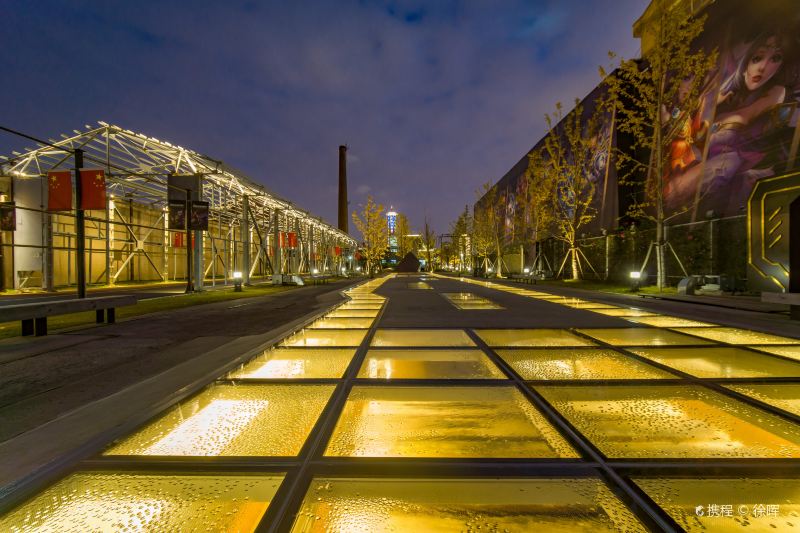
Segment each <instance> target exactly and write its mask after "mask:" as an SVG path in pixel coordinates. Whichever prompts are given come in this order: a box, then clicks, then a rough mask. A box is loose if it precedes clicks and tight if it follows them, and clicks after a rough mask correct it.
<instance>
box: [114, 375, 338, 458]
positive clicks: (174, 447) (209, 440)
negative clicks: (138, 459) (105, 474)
mask: <svg viewBox="0 0 800 533" xmlns="http://www.w3.org/2000/svg"><path fill="white" fill-rule="evenodd" d="M333 389H334V387H333V386H332V385H299V384H295V385H215V386H212V387H209V388H208V389H206V390H205V391H204V392H202V393H200V394H199V395H197V396H195V397H194V398H193V399H191V400H189V401H186V402H183V403H181V404H179V405H178V406H177V407H174V408H172V409H170V410H169V411H168V412H167V413H166V414H165V415H164V416H162V417H161V418H159V419H158V420H156V421H155V422H152V423H150V424H148V425H147V426H145V427H144V428H143V429H141V430H139V431H137V432H136V433H134V434H133V435H131V436H130V437H128V438H127V439H125V440H123V441H121V442H119V443H118V444H116V445H114V446H112V447H111V448H110V449H109V450H107V451H106V452H105V454H106V455H181V456H190V455H193V456H284V455H297V453H298V452H299V451H300V448H301V447H302V446H303V443H304V442H305V440H306V437H307V436H308V433H309V432H310V431H311V428H312V427H313V426H314V424H315V423H316V421H317V418H318V417H319V414H320V413H321V412H322V409H323V407H325V403H326V402H327V401H328V398H329V397H330V395H331V393H332V392H333Z"/></svg>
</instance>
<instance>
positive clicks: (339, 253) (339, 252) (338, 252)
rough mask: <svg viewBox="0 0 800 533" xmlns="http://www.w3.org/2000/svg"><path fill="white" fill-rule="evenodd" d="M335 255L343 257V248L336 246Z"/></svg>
mask: <svg viewBox="0 0 800 533" xmlns="http://www.w3.org/2000/svg"><path fill="white" fill-rule="evenodd" d="M333 255H335V256H337V257H338V256H340V255H342V247H341V246H334V247H333Z"/></svg>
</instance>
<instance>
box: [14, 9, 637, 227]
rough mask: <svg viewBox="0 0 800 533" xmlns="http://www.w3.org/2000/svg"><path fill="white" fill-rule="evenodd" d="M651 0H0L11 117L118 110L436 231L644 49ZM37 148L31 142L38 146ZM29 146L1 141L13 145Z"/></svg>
mask: <svg viewBox="0 0 800 533" xmlns="http://www.w3.org/2000/svg"><path fill="white" fill-rule="evenodd" d="M647 3H648V2H647V0H595V1H591V0H544V1H534V0H529V1H521V0H520V1H515V0H502V1H500V0H497V1H474V2H454V1H444V0H436V1H429V2H366V1H361V2H358V1H344V0H342V1H335V2H334V1H331V2H286V1H279V2H278V1H276V2H257V1H250V2H235V1H224V2H211V1H202V0H194V1H191V2H190V1H185V2H176V1H159V2H148V1H142V2H128V1H124V2H123V1H99V0H97V1H63V2H52V1H39V0H37V1H25V0H16V1H13V0H0V11H2V13H3V18H4V24H3V31H2V37H0V40H1V41H2V42H0V47H1V48H0V50H2V56H1V57H2V58H3V59H2V65H3V70H2V74H0V76H2V80H1V84H0V87H1V88H0V94H2V102H3V109H2V117H1V118H0V124H2V125H4V126H7V127H11V128H16V129H20V130H23V131H25V132H28V133H31V134H34V135H38V136H41V137H57V136H58V134H60V133H68V132H71V131H72V130H73V129H83V127H84V125H85V124H92V125H93V124H95V123H96V121H98V120H103V121H107V122H110V123H112V124H116V125H119V126H123V127H125V128H128V129H132V130H134V131H138V132H141V133H144V134H147V135H150V136H153V137H156V138H158V139H162V140H168V141H170V142H172V143H174V144H178V145H181V146H184V147H186V148H191V149H194V150H196V151H199V152H202V153H205V154H208V155H210V156H212V157H215V158H217V159H221V160H223V161H225V162H226V163H227V164H229V165H231V166H233V167H235V168H239V169H241V170H242V171H244V172H245V173H247V174H248V175H250V176H251V177H252V178H254V179H255V180H256V181H259V182H261V183H263V184H264V185H266V186H267V187H268V188H270V189H272V190H273V191H275V192H276V193H278V194H280V195H281V196H283V197H285V198H287V199H290V200H292V201H293V202H295V203H297V204H298V205H300V206H302V207H304V208H307V209H309V210H310V211H312V212H314V213H315V214H318V215H321V216H323V217H324V218H325V219H327V220H328V221H333V222H334V223H335V220H336V186H337V147H338V145H339V144H342V143H346V144H348V145H349V146H350V156H351V157H350V162H349V167H348V177H349V182H350V201H351V211H352V210H353V209H355V208H357V207H358V204H360V203H362V202H363V201H364V199H365V198H366V194H367V193H371V194H373V195H374V196H375V198H376V199H377V200H378V201H380V202H382V203H384V204H386V205H387V207H388V204H393V205H394V207H395V209H397V210H399V211H401V212H406V213H407V214H408V215H409V217H410V219H411V223H412V227H414V228H415V229H418V228H419V226H420V225H421V223H422V220H423V217H424V216H425V215H426V213H427V215H428V216H429V218H430V220H431V221H432V223H433V226H434V228H435V229H436V231H437V232H445V231H447V229H448V225H449V223H450V222H451V221H452V220H453V219H454V218H455V217H456V216H457V214H458V213H459V212H460V211H461V210H463V207H464V205H465V204H472V203H473V202H474V200H475V190H476V189H478V188H479V187H480V185H481V184H482V183H483V182H486V181H487V180H492V181H495V180H497V179H498V178H499V177H501V176H502V175H503V174H504V173H505V172H506V171H507V170H508V169H509V168H510V167H511V166H512V165H513V164H514V163H516V161H517V160H518V159H519V158H520V157H521V156H522V155H523V154H524V153H525V151H526V150H528V149H529V148H530V147H531V146H532V145H533V144H534V143H535V142H536V141H537V140H538V139H539V137H540V136H541V135H542V133H543V132H544V119H543V116H544V113H546V112H551V111H552V110H553V109H554V104H555V102H556V101H557V100H562V101H564V102H565V103H569V102H571V101H572V100H573V99H574V98H575V97H583V96H584V95H586V94H587V93H588V92H589V91H590V90H591V89H592V88H593V87H594V86H595V85H596V84H597V82H598V80H599V78H598V74H597V66H598V65H600V64H604V65H605V64H607V58H606V52H607V51H608V50H615V51H617V52H619V53H620V54H622V55H623V56H626V57H630V56H633V55H636V54H637V52H638V42H637V41H636V40H634V39H633V37H632V35H631V25H632V24H633V22H634V21H635V20H636V19H637V18H638V17H639V16H640V15H641V14H642V12H643V10H644V8H645V7H646V5H647ZM28 144H29V143H28ZM24 146H26V143H24V142H21V141H19V140H17V139H14V138H12V137H10V136H8V135H2V136H0V153H2V154H8V153H10V151H11V150H12V149H16V150H20V149H22V148H23V147H24Z"/></svg>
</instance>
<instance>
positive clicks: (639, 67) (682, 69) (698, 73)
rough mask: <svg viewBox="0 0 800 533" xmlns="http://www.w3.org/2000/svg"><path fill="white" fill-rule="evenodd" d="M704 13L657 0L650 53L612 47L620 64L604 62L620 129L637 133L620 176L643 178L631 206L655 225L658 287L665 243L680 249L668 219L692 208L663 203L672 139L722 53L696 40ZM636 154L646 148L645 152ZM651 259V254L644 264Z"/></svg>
mask: <svg viewBox="0 0 800 533" xmlns="http://www.w3.org/2000/svg"><path fill="white" fill-rule="evenodd" d="M705 21H706V16H705V15H704V16H702V17H696V18H695V17H690V14H688V13H687V12H686V11H685V10H683V9H682V8H681V7H680V6H679V5H678V4H677V3H675V2H666V1H664V0H656V1H655V2H654V3H653V11H652V15H651V16H650V17H649V18H648V19H647V21H646V22H645V24H644V26H643V35H642V40H643V41H644V40H645V39H648V40H650V41H651V42H653V43H654V44H653V46H652V47H651V49H650V50H649V51H648V52H647V55H646V57H644V58H643V60H632V59H629V60H619V61H618V60H617V57H616V55H615V54H614V53H613V52H610V53H609V57H610V58H611V61H612V62H617V61H618V65H617V66H616V70H615V71H614V72H612V73H611V74H610V75H608V74H607V72H606V71H605V70H604V69H602V68H601V69H600V75H601V76H602V77H603V78H604V79H605V81H606V84H607V85H608V87H609V95H610V97H611V98H610V99H609V104H610V107H611V109H612V110H613V112H614V113H616V124H617V130H618V131H619V132H622V133H626V134H628V135H630V137H631V139H632V145H631V147H630V149H628V150H626V151H624V152H623V151H619V150H618V151H617V152H616V156H617V162H618V167H619V169H620V183H622V184H629V185H639V186H642V185H643V189H644V195H643V197H642V198H640V199H639V200H638V201H635V202H634V203H633V204H632V205H631V208H630V209H629V212H628V214H629V215H630V216H633V217H636V218H644V219H648V220H650V221H652V222H653V223H654V224H655V227H656V238H655V241H654V242H651V244H650V250H652V249H655V260H656V269H657V284H658V287H659V289H662V288H663V287H664V286H665V285H666V278H667V272H666V263H665V250H666V248H669V249H670V250H672V252H673V254H674V253H675V251H674V250H673V249H672V247H671V246H670V245H669V243H668V242H667V240H666V238H665V231H664V227H665V224H666V222H667V221H668V220H669V219H670V218H672V217H674V216H677V215H679V214H682V213H684V212H686V211H687V210H688V205H685V206H683V207H682V208H679V209H678V210H677V212H675V213H673V214H668V213H666V211H665V208H664V191H665V185H666V183H665V177H667V176H668V175H669V173H670V172H671V171H672V170H673V169H672V168H671V167H670V159H672V157H671V153H670V152H671V149H670V147H672V146H675V144H674V143H676V142H678V143H680V142H681V141H688V139H687V138H686V127H685V125H686V124H687V123H689V122H691V121H693V120H694V119H695V117H696V116H697V115H698V114H699V113H700V109H701V99H700V94H701V89H702V88H703V85H704V84H705V82H706V80H705V78H706V75H707V73H709V72H710V71H711V69H712V68H713V67H714V65H715V64H716V60H717V53H716V50H714V51H710V52H707V51H706V50H704V49H702V48H701V47H698V46H696V42H695V41H696V39H697V37H698V36H700V34H701V33H702V32H703V27H704V25H705ZM639 154H646V155H645V157H644V158H642V157H639ZM642 182H644V183H642ZM650 250H648V258H649V256H650ZM675 258H676V259H678V258H677V255H676V256H675ZM678 263H680V260H678ZM646 266H647V260H645V264H643V265H642V268H641V270H644V269H645V268H646Z"/></svg>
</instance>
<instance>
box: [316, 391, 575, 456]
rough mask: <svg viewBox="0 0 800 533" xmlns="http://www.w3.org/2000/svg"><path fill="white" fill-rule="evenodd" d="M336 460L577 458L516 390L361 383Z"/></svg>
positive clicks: (340, 426)
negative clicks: (394, 458)
mask: <svg viewBox="0 0 800 533" xmlns="http://www.w3.org/2000/svg"><path fill="white" fill-rule="evenodd" d="M325 453H326V455H328V456H343V457H577V454H576V453H575V451H573V450H572V448H571V447H570V446H569V444H567V442H566V441H565V440H564V439H563V437H561V436H559V434H558V432H557V431H556V430H555V429H554V428H553V427H552V426H551V425H550V424H549V423H548V422H547V421H546V420H545V418H544V417H543V416H542V415H541V414H540V413H539V412H538V411H537V410H536V408H535V407H533V406H532V405H531V404H530V403H529V402H528V401H527V400H526V399H525V398H524V397H523V396H522V394H521V393H520V392H519V391H518V390H517V389H516V388H514V387H480V388H478V387H476V388H468V387H392V386H381V387H375V386H356V387H354V388H353V390H352V391H351V392H350V395H349V396H348V398H347V404H345V407H344V409H343V411H342V415H341V417H340V418H339V421H338V422H337V424H336V429H335V430H334V433H333V436H332V437H331V442H330V444H329V445H328V450H327V451H326V452H325Z"/></svg>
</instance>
